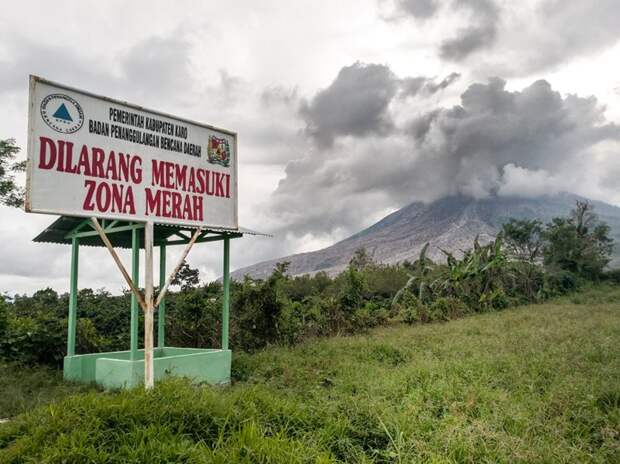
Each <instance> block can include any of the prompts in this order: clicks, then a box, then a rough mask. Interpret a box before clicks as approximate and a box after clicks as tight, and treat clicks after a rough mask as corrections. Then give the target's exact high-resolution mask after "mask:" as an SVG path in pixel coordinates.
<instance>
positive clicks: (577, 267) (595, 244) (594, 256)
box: [543, 201, 613, 279]
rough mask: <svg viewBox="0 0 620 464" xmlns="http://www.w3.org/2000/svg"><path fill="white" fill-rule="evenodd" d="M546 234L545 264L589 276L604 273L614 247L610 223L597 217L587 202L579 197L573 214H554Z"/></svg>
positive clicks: (598, 275) (589, 277)
mask: <svg viewBox="0 0 620 464" xmlns="http://www.w3.org/2000/svg"><path fill="white" fill-rule="evenodd" d="M543 236H544V238H545V241H546V244H545V248H544V260H545V265H546V266H547V267H549V268H551V269H561V270H564V271H570V272H572V273H574V274H577V275H578V276H581V277H584V278H586V279H598V278H600V277H601V275H602V273H603V270H604V268H605V266H606V265H607V263H609V259H610V256H611V252H612V250H613V240H612V239H611V238H610V237H609V226H607V224H604V223H601V222H599V221H598V219H597V217H596V215H595V214H594V212H593V207H592V206H591V205H590V204H589V203H586V202H580V201H578V202H577V205H576V207H575V209H574V210H573V212H572V213H571V216H570V217H568V218H554V219H553V221H551V223H549V224H548V225H547V227H546V229H545V231H544V233H543Z"/></svg>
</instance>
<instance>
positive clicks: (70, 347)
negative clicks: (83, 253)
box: [67, 237, 80, 356]
mask: <svg viewBox="0 0 620 464" xmlns="http://www.w3.org/2000/svg"><path fill="white" fill-rule="evenodd" d="M78 240H79V239H77V238H75V237H74V238H72V239H71V281H70V284H69V320H68V325H69V327H68V330H67V356H74V355H75V332H76V327H77V292H78V289H77V286H78V260H79V247H80V244H79V241H78Z"/></svg>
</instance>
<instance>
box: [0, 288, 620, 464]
mask: <svg viewBox="0 0 620 464" xmlns="http://www.w3.org/2000/svg"><path fill="white" fill-rule="evenodd" d="M619 360H620V291H619V289H618V287H616V288H611V287H606V288H603V289H597V290H593V291H590V292H588V293H585V294H577V295H574V296H572V297H566V298H564V299H561V300H556V301H553V302H551V303H548V304H544V305H536V306H526V307H520V308H516V309H510V310H506V311H502V312H499V313H487V314H481V315H476V316H472V317H468V318H465V319H461V320H456V321H452V322H448V323H441V324H440V323H437V324H428V325H421V326H414V327H406V326H396V327H391V328H382V329H378V330H374V331H372V332H371V333H369V334H368V335H361V336H355V337H336V338H329V339H319V340H314V341H310V342H307V343H304V344H301V345H299V346H297V347H294V348H290V349H284V348H273V349H268V350H265V351H264V352H261V353H258V354H255V355H243V356H241V357H238V358H237V360H236V362H235V376H236V377H237V378H238V379H239V380H238V381H237V382H236V383H235V385H234V386H233V387H231V388H225V389H217V388H210V387H192V386H190V385H189V384H187V383H186V382H184V381H179V380H170V381H166V382H163V383H161V384H159V385H158V386H157V388H156V390H155V391H153V392H151V393H145V392H143V391H141V390H136V391H130V392H116V393H100V392H90V393H83V394H78V395H75V396H69V397H66V398H65V399H64V400H62V401H60V402H55V403H51V404H50V405H47V406H42V407H39V408H38V409H35V410H34V411H32V412H29V413H26V414H23V415H20V416H18V417H17V418H15V419H14V420H13V421H11V422H10V423H9V424H4V425H1V426H0V462H67V463H68V462H76V463H77V462H80V463H82V462H106V463H108V462H118V463H120V462H123V463H127V462H196V463H201V462H222V463H230V462H247V463H256V462H265V463H267V462H270V463H280V462H281V463H290V462H308V463H310V462H334V461H346V462H437V463H439V462H472V463H473V462H511V463H514V462H550V463H551V462H553V463H555V462H600V463H603V462H620V361H619Z"/></svg>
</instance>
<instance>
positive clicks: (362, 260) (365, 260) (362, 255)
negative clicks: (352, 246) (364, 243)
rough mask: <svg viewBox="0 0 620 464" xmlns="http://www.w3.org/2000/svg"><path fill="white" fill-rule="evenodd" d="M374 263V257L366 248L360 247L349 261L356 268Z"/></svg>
mask: <svg viewBox="0 0 620 464" xmlns="http://www.w3.org/2000/svg"><path fill="white" fill-rule="evenodd" d="M372 263H373V261H372V257H371V256H370V255H369V254H368V252H367V251H366V248H364V247H360V248H358V249H357V250H355V252H354V253H353V256H352V257H351V260H350V261H349V266H351V267H353V268H354V269H357V270H360V269H363V268H365V267H367V266H370V265H371V264H372Z"/></svg>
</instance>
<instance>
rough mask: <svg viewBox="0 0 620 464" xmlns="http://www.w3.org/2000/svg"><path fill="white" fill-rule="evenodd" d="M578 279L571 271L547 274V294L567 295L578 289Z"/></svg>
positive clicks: (545, 285)
mask: <svg viewBox="0 0 620 464" xmlns="http://www.w3.org/2000/svg"><path fill="white" fill-rule="evenodd" d="M578 286H579V279H578V277H577V276H576V275H575V274H574V273H572V272H570V271H556V272H550V273H547V274H545V284H544V287H545V292H546V294H547V295H548V296H556V295H565V294H567V293H569V292H572V291H574V290H576V289H577V287H578Z"/></svg>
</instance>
